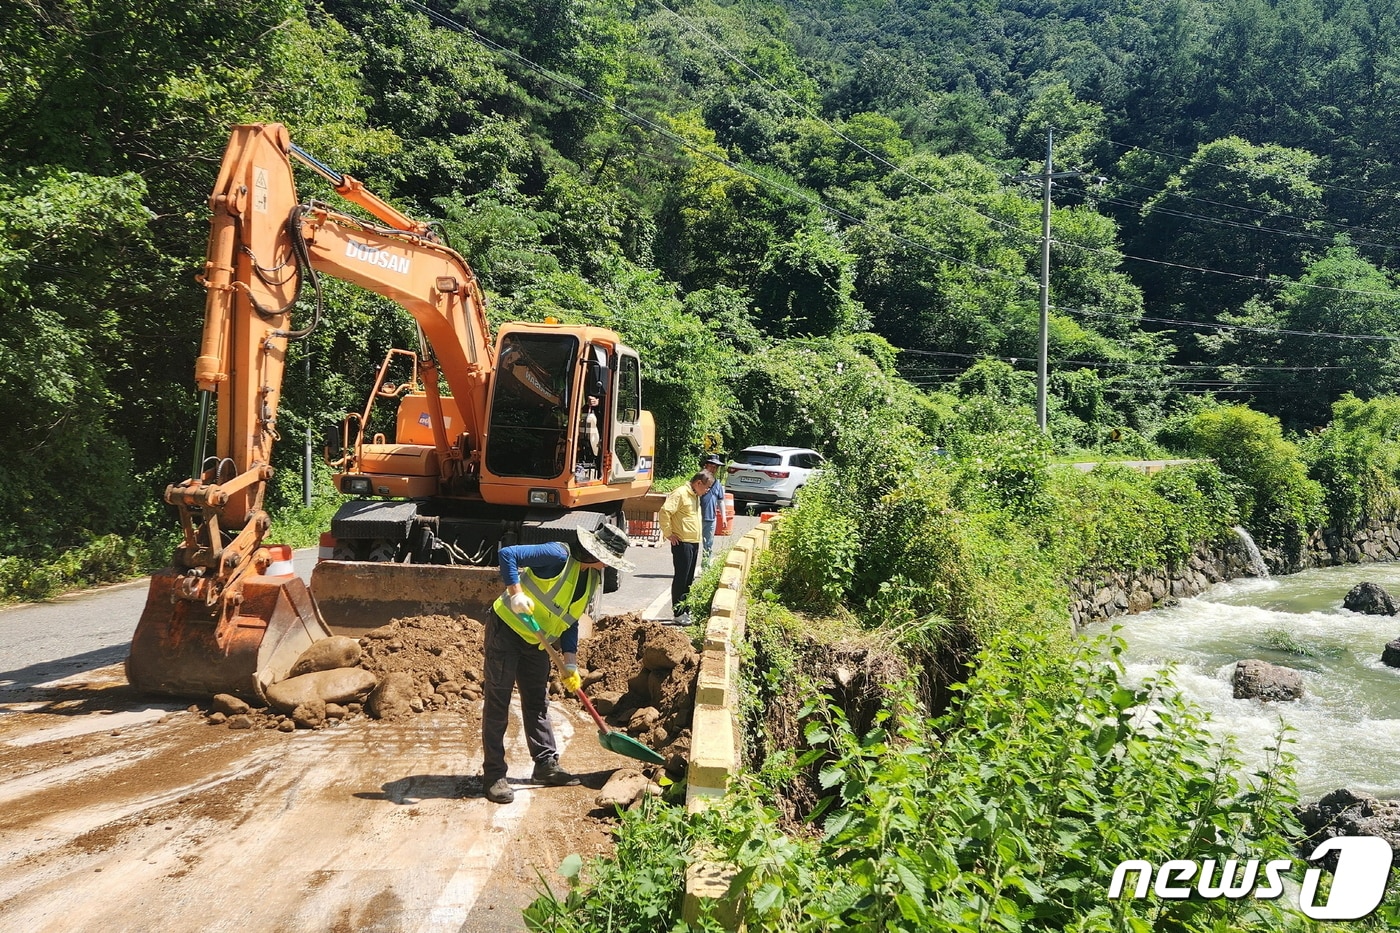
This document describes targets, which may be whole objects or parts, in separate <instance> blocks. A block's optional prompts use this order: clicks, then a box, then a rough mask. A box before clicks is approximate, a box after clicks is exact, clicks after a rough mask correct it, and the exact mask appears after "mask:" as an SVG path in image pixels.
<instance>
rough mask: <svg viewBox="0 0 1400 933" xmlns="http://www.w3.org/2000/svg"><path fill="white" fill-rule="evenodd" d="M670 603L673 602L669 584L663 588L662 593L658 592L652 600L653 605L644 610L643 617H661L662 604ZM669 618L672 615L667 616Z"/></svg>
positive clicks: (667, 604)
mask: <svg viewBox="0 0 1400 933" xmlns="http://www.w3.org/2000/svg"><path fill="white" fill-rule="evenodd" d="M670 604H671V588H670V587H669V586H667V587H666V588H665V589H663V590H662V591H661V592H660V593H657V594H656V598H655V599H653V600H652V601H651V605H649V606H647V607H646V608H645V609H643V610H642V618H643V619H658V618H660V617H661V607H662V606H669V605H670ZM667 618H670V617H669V616H667Z"/></svg>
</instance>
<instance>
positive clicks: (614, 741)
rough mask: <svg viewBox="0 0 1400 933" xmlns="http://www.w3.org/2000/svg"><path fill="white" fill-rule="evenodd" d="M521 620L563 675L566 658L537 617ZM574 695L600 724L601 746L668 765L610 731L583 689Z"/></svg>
mask: <svg viewBox="0 0 1400 933" xmlns="http://www.w3.org/2000/svg"><path fill="white" fill-rule="evenodd" d="M520 618H522V619H524V620H525V624H526V625H528V626H529V627H530V631H532V632H534V633H535V637H536V638H538V639H539V640H540V644H541V645H542V646H543V647H544V649H545V650H546V651H548V652H549V656H550V658H551V659H552V660H553V661H554V664H555V666H556V667H558V668H559V673H560V674H563V673H564V656H563V655H562V654H560V653H559V649H558V648H557V647H555V645H554V642H552V641H550V640H549V638H548V637H546V636H545V634H544V631H543V630H541V629H540V624H539V623H538V622H536V621H535V617H534V616H532V615H530V614H529V613H525V614H524V615H522V616H521V617H520ZM574 695H575V696H577V697H578V698H579V702H580V703H582V704H583V708H584V709H586V710H588V715H590V716H592V717H593V721H594V722H596V723H597V724H598V744H599V745H601V746H603V747H604V748H606V749H607V750H608V751H610V752H616V753H617V754H619V755H625V756H627V757H628V758H635V759H637V760H638V761H646V762H649V763H651V764H654V765H664V764H665V763H666V759H665V758H662V757H661V756H660V755H659V754H657V753H656V752H654V751H652V750H651V749H650V748H647V747H646V746H645V745H643V744H642V743H641V742H638V741H637V740H636V739H634V738H632V737H631V736H630V735H628V734H627V733H625V732H615V731H613V730H612V729H609V728H608V724H607V723H606V722H604V721H603V717H602V716H599V715H598V711H597V710H596V709H594V708H593V704H592V702H590V701H589V699H588V697H587V696H586V695H584V692H583V688H582V687H580V688H579V689H578V690H576V691H574Z"/></svg>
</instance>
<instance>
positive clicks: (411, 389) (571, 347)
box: [126, 123, 655, 697]
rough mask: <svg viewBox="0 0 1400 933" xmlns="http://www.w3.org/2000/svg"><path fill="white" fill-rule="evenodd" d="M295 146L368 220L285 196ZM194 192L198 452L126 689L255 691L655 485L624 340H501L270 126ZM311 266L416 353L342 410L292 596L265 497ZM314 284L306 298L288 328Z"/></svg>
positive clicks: (425, 259)
mask: <svg viewBox="0 0 1400 933" xmlns="http://www.w3.org/2000/svg"><path fill="white" fill-rule="evenodd" d="M293 159H295V160H297V161H298V162H300V163H302V164H304V165H306V166H307V167H309V168H311V169H312V170H313V171H315V172H317V173H318V174H320V175H321V176H322V177H324V178H326V179H327V180H328V181H330V182H331V183H332V184H333V185H334V186H335V190H336V192H337V194H339V195H340V196H341V197H342V198H344V199H345V200H346V201H348V202H350V203H351V204H354V205H356V206H358V207H359V208H361V209H363V210H364V211H367V212H368V213H369V214H371V215H372V216H373V217H374V218H376V222H368V221H365V220H361V219H358V218H357V217H355V216H352V215H350V214H348V213H345V212H344V211H343V210H337V209H335V208H333V207H332V206H331V205H329V204H326V203H323V202H319V201H315V200H308V201H301V200H300V199H299V198H298V196H297V193H296V187H295V184H294V179H293V173H292V160H293ZM209 204H210V208H211V210H212V212H213V215H212V218H211V220H210V233H209V245H208V251H207V258H206V263H205V267H204V271H203V274H202V275H201V277H200V279H201V282H202V283H203V285H204V286H205V288H206V289H207V299H206V304H205V317H204V329H203V335H202V338H201V343H200V351H199V356H198V359H197V360H196V363H195V382H196V385H197V386H198V389H199V405H200V407H199V418H198V426H197V429H196V436H195V444H194V455H193V460H192V464H191V471H190V476H189V478H187V479H185V480H183V481H181V482H178V483H174V484H172V485H170V486H168V487H167V488H166V491H165V499H166V501H167V502H169V503H170V504H172V505H174V506H175V507H176V509H177V510H178V512H179V516H180V522H181V527H182V531H183V542H182V543H181V544H180V546H179V547H177V548H176V549H175V552H174V554H173V555H172V558H171V563H170V566H168V567H166V568H165V569H164V570H162V571H160V572H159V573H157V574H155V575H154V576H153V577H152V578H151V584H150V591H149V593H148V595H147V599H146V605H145V608H144V610H143V612H142V615H141V619H140V621H139V622H138V624H137V628H136V632H135V634H134V635H133V637H132V643H131V653H130V656H129V657H128V658H127V664H126V668H127V678H128V680H129V681H130V682H131V683H132V685H133V686H135V687H137V688H139V689H142V690H147V691H152V692H159V693H171V694H177V695H195V696H208V695H211V694H214V693H221V692H227V693H234V694H238V695H243V696H256V697H261V696H262V694H263V691H264V690H265V688H266V687H267V686H269V685H271V684H273V683H276V682H277V681H278V680H281V679H283V678H284V677H286V676H287V672H288V670H289V669H290V667H291V665H292V663H293V662H294V661H295V660H296V659H297V657H298V656H300V654H301V653H302V651H304V650H305V649H306V648H307V647H308V646H309V645H310V644H311V643H313V642H315V641H317V640H319V639H321V638H325V637H328V636H329V635H331V634H351V635H354V634H359V633H362V632H364V631H366V630H367V629H370V628H375V627H378V626H380V625H383V624H385V623H387V622H389V621H390V620H391V619H392V618H395V617H396V616H402V615H410V614H422V613H423V612H430V611H443V610H451V611H471V610H473V609H479V608H481V607H483V606H485V605H487V604H489V603H490V601H491V600H492V599H494V598H495V596H496V595H497V592H498V589H499V580H498V577H497V574H496V567H495V564H496V557H495V555H496V551H497V549H498V548H499V547H501V546H503V545H507V544H514V543H541V542H545V541H551V540H569V539H570V538H571V537H573V536H574V533H575V530H576V529H577V528H587V529H589V530H593V529H596V528H597V527H598V526H599V525H601V524H603V523H612V524H615V525H618V526H621V527H624V528H625V521H624V518H623V508H624V504H625V503H626V502H627V501H628V500H630V499H634V498H637V497H640V496H642V495H645V494H646V493H647V492H648V490H649V489H650V487H651V480H652V458H653V454H654V446H655V425H654V424H653V421H652V418H651V415H650V413H649V412H647V411H645V410H643V409H642V399H641V388H642V385H641V383H642V370H641V361H640V360H639V358H638V356H637V354H636V352H634V351H633V350H632V349H631V348H629V347H627V346H626V345H624V344H623V343H622V341H621V339H620V338H619V337H618V335H617V334H616V333H614V332H612V331H610V330H607V329H605V328H600V327H589V326H573V325H563V324H558V323H554V322H546V323H538V324H536V323H510V324H505V325H502V326H501V327H500V328H499V332H498V333H497V335H496V339H495V342H494V343H493V342H492V341H491V338H490V334H489V329H488V326H487V322H486V314H485V298H484V295H483V293H482V290H481V287H480V285H479V283H478V282H477V279H476V276H475V274H474V273H473V271H472V269H471V267H470V266H469V265H468V264H467V262H466V260H465V259H463V258H462V257H461V256H460V255H459V254H458V253H456V252H455V251H454V250H452V249H451V248H450V247H449V246H448V245H447V244H446V243H444V242H443V240H442V238H441V237H440V236H439V235H438V234H437V233H436V232H435V231H434V230H433V229H432V227H431V226H430V225H429V224H428V223H426V222H423V221H420V220H415V219H413V218H410V217H408V216H406V215H404V214H402V213H400V212H399V211H398V210H396V209H395V208H394V207H392V206H391V205H389V204H388V203H386V202H384V201H383V200H381V199H380V198H378V197H377V196H375V195H374V194H372V193H371V192H370V191H368V190H367V189H366V188H365V187H364V185H363V184H361V183H360V182H359V181H357V180H356V179H354V178H352V177H350V176H349V175H344V174H341V173H339V172H336V171H334V170H333V169H331V168H329V167H327V166H326V165H324V164H322V163H321V162H320V161H318V160H317V159H315V158H314V157H312V156H311V155H310V154H308V153H306V152H304V151H303V150H301V149H300V148H299V147H297V146H296V145H294V144H293V143H292V142H291V140H290V138H289V136H288V133H287V130H286V128H285V127H284V126H282V125H281V124H277V123H267V124H248V125H242V126H236V127H234V128H233V131H232V134H231V137H230V139H229V143H228V146H227V148H226V149H225V152H224V157H223V162H222V164H221V167H220V170H219V176H218V180H217V182H216V183H215V186H214V191H213V194H212V195H211V197H210V201H209ZM321 275H330V276H333V277H335V278H339V279H344V280H346V281H349V282H353V283H355V284H356V285H359V286H361V287H363V288H365V289H367V290H369V291H371V292H374V293H376V294H379V295H382V296H384V297H386V298H388V299H390V300H392V301H393V302H395V303H396V304H398V305H399V306H400V307H401V308H403V309H404V310H405V311H406V312H407V313H408V314H410V315H412V317H413V319H414V320H415V321H416V323H417V325H418V327H417V329H418V345H417V346H416V347H413V348H408V349H405V348H393V349H390V350H389V352H388V353H387V355H386V356H385V359H384V362H383V364H382V365H381V366H380V368H379V370H378V373H377V376H376V378H375V380H374V384H373V385H372V386H369V387H367V388H368V401H367V402H366V404H365V407H364V409H363V410H362V411H359V412H354V413H352V414H350V415H348V416H347V417H346V418H345V421H344V423H343V425H342V427H341V431H340V437H339V440H338V444H337V447H338V450H337V451H336V452H335V453H334V455H333V467H334V469H335V483H336V487H337V489H338V490H339V491H340V492H341V493H344V494H346V495H347V496H350V497H353V498H350V499H348V500H347V501H346V502H345V503H344V504H343V505H342V506H341V508H340V509H339V511H338V512H337V513H336V515H335V517H334V519H333V520H332V522H331V527H330V530H329V533H328V535H329V539H330V540H329V541H328V542H326V543H327V545H328V546H329V547H330V548H332V554H331V559H328V560H323V561H321V562H319V563H318V564H317V565H316V568H315V570H314V571H313V573H312V577H311V585H310V588H309V589H308V587H307V586H306V585H305V584H304V583H303V582H302V580H301V578H300V577H298V576H297V575H295V574H292V573H272V574H270V573H268V571H269V570H270V569H272V570H278V569H281V568H274V567H272V566H271V565H272V563H273V558H272V554H271V553H270V552H269V550H268V549H267V548H266V547H265V546H264V543H265V537H266V535H267V531H268V524H269V520H268V515H267V513H266V512H265V511H264V510H263V498H264V494H265V492H266V489H267V485H268V482H269V480H270V479H271V477H272V447H273V444H274V442H275V441H276V440H277V410H278V404H279V402H280V401H281V386H282V378H283V370H284V366H285V361H286V351H287V346H288V342H289V341H293V340H299V339H304V338H305V337H306V336H308V335H309V334H310V333H311V332H312V330H313V329H314V328H315V327H316V324H317V322H318V321H319V320H320V319H321V317H322V316H323V315H324V314H333V313H334V310H333V309H330V310H328V309H325V308H324V307H323V304H322V295H321V288H320V280H319V277H320V276H321ZM308 286H309V287H310V289H311V291H312V293H313V296H314V303H313V308H314V311H313V313H312V317H311V320H310V322H309V323H307V324H306V326H305V327H303V328H301V329H294V328H293V326H292V320H291V318H292V310H293V307H294V306H297V305H298V300H299V299H300V298H302V297H303V296H305V294H306V290H307V287H308ZM399 373H402V374H403V376H402V378H401V377H400V376H399V375H398V374H399ZM391 377H392V378H391ZM211 439H212V442H213V450H212V452H211V450H210V441H211ZM615 587H616V579H615V577H611V578H610V579H606V580H605V585H604V589H613V588H615Z"/></svg>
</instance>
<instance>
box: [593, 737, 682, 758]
mask: <svg viewBox="0 0 1400 933" xmlns="http://www.w3.org/2000/svg"><path fill="white" fill-rule="evenodd" d="M598 744H599V745H602V746H603V747H604V748H606V749H607V750H608V751H610V752H616V753H617V754H619V755H625V756H627V757H628V758H635V759H637V760H638V761H646V762H650V763H651V764H654V765H664V764H665V763H666V759H665V758H662V757H661V756H660V755H659V754H657V753H656V752H654V751H652V750H651V749H650V748H647V747H646V746H645V745H643V744H642V743H641V742H638V741H637V740H636V739H634V738H632V737H631V736H630V735H627V734H626V733H625V732H599V733H598Z"/></svg>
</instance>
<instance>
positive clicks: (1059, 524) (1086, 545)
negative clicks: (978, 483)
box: [1036, 463, 1235, 576]
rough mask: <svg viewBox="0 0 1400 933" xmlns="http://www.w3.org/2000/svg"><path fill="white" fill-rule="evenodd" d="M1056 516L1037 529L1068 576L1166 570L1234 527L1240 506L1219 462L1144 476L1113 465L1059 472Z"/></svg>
mask: <svg viewBox="0 0 1400 933" xmlns="http://www.w3.org/2000/svg"><path fill="white" fill-rule="evenodd" d="M1054 494H1055V499H1056V510H1055V512H1054V513H1053V514H1052V515H1049V516H1046V517H1045V518H1044V519H1043V520H1041V521H1039V522H1038V523H1037V526H1036V527H1037V529H1038V531H1039V534H1040V536H1041V538H1042V542H1043V546H1044V547H1045V548H1046V549H1047V550H1048V551H1050V552H1051V553H1052V554H1053V555H1055V556H1054V558H1053V559H1055V560H1056V561H1057V562H1058V564H1059V565H1060V566H1061V567H1062V568H1063V572H1064V573H1065V574H1066V575H1067V576H1077V575H1081V574H1089V575H1093V574H1097V573H1101V572H1103V571H1113V570H1129V569H1138V568H1145V567H1165V566H1169V565H1174V564H1176V563H1178V562H1180V561H1181V560H1184V559H1185V558H1186V557H1188V556H1189V555H1190V554H1191V551H1192V549H1193V548H1194V547H1195V546H1196V545H1197V544H1200V543H1202V542H1205V541H1211V540H1213V539H1215V538H1217V537H1219V536H1220V535H1221V534H1222V533H1223V532H1224V531H1225V530H1226V529H1228V528H1229V527H1230V526H1231V525H1232V524H1234V523H1235V518H1234V516H1235V512H1234V508H1235V502H1234V498H1233V496H1231V495H1230V494H1229V486H1228V484H1227V483H1226V482H1225V480H1224V477H1223V476H1221V474H1220V471H1219V470H1218V469H1217V468H1216V467H1215V465H1214V464H1210V463H1200V464H1192V465H1190V466H1186V467H1172V468H1170V469H1168V470H1165V471H1162V472H1160V473H1156V474H1153V475H1150V476H1149V475H1147V474H1144V473H1141V472H1138V471H1136V470H1129V469H1127V468H1125V467H1122V466H1115V465H1114V464H1111V463H1106V464H1102V465H1100V466H1098V467H1095V468H1094V469H1093V470H1092V471H1091V472H1088V473H1084V472H1081V471H1079V470H1057V471H1055V478H1054Z"/></svg>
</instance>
